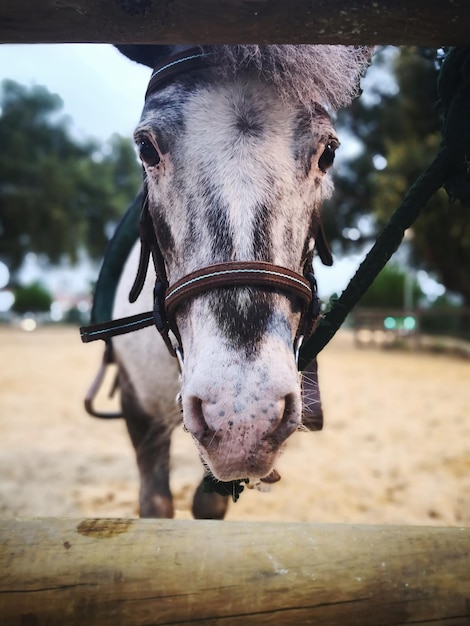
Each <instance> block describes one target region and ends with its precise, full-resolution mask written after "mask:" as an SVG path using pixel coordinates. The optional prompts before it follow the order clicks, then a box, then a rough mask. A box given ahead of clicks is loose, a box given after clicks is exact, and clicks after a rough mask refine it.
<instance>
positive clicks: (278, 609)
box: [0, 518, 470, 626]
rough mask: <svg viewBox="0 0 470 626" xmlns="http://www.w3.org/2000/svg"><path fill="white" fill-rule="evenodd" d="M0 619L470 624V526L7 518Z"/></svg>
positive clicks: (93, 624) (244, 625)
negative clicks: (439, 526) (437, 526)
mask: <svg viewBox="0 0 470 626" xmlns="http://www.w3.org/2000/svg"><path fill="white" fill-rule="evenodd" d="M0 544H1V545H0V623H1V624H2V626H45V625H48V626H85V625H86V626H140V625H147V626H149V625H158V624H194V623H197V624H199V623H200V624H205V625H207V624H208V625H210V624H213V625H216V624H217V625H223V626H236V625H239V626H249V625H255V624H256V625H257V626H259V625H263V624H276V625H283V624H289V625H295V626H299V625H302V624H323V625H328V626H334V625H336V624H337V625H341V626H354V625H356V626H368V625H373V626H377V625H378V624H394V625H398V624H408V623H415V624H418V623H419V624H420V625H424V624H428V625H429V626H431V625H432V626H437V625H441V626H444V625H446V626H450V625H451V624H452V626H464V625H466V626H468V624H469V623H470V605H469V598H470V528H466V529H465V528H435V527H397V526H381V527H379V526H348V525H316V524H290V523H276V524H268V523H256V522H255V523H253V522H251V523H245V522H211V521H199V522H196V521H170V520H123V519H85V520H73V519H53V518H51V519H25V520H21V519H11V520H9V519H3V520H1V521H0Z"/></svg>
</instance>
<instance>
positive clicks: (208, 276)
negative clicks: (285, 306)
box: [80, 48, 332, 372]
mask: <svg viewBox="0 0 470 626" xmlns="http://www.w3.org/2000/svg"><path fill="white" fill-rule="evenodd" d="M214 63H215V62H214V59H213V57H212V55H211V53H210V52H204V51H203V50H202V49H200V48H190V49H186V50H183V51H181V52H179V53H177V54H175V55H173V56H171V57H169V58H166V59H165V60H164V61H163V62H161V63H160V64H158V65H157V66H156V67H155V69H154V71H153V73H152V76H151V79H150V82H149V85H148V88H147V92H146V95H145V99H146V101H147V100H148V99H149V98H150V97H151V96H152V95H153V94H154V93H155V92H157V91H158V90H160V89H161V88H162V87H163V86H164V85H165V84H166V83H168V82H169V81H171V80H173V79H175V78H176V77H177V76H178V75H180V74H183V73H184V74H186V73H187V72H190V71H193V70H198V69H202V68H204V67H210V66H213V65H214ZM139 234H140V241H141V250H140V259H139V265H138V270H137V275H136V278H135V281H134V284H133V286H132V288H131V291H130V293H129V300H130V302H135V301H136V300H137V298H138V296H139V294H140V293H141V291H142V288H143V285H144V281H145V277H146V274H147V268H148V265H149V262H150V257H152V260H153V264H154V267H155V273H156V277H157V278H156V282H155V287H154V307H153V311H147V312H145V313H140V314H137V315H132V316H130V317H125V318H121V319H118V320H113V321H110V322H105V323H101V324H94V325H91V326H86V327H83V328H81V329H80V333H81V338H82V341H83V342H85V343H86V342H89V341H94V340H96V339H104V340H109V339H110V338H111V337H113V336H115V335H120V334H124V333H128V332H131V331H134V330H138V329H140V328H144V327H146V326H151V325H153V324H154V325H155V326H156V328H157V329H158V331H159V332H160V335H161V336H162V338H163V341H164V342H165V345H166V346H167V348H168V350H169V352H170V354H172V355H173V356H177V357H178V359H179V361H180V366H182V362H183V354H184V353H183V347H182V342H181V337H180V334H179V331H178V327H177V324H176V319H175V318H176V316H175V313H176V311H177V309H178V307H179V306H180V305H181V304H182V303H184V302H186V301H188V300H191V299H193V298H195V297H196V296H198V295H200V294H201V293H205V292H208V291H211V290H214V289H220V288H233V287H252V286H257V287H262V288H263V289H266V290H270V291H275V292H279V291H280V292H283V293H288V294H289V295H292V296H294V297H296V298H298V299H299V300H300V302H301V303H302V313H301V318H300V322H299V326H298V330H297V333H296V337H295V341H294V346H293V349H294V353H295V356H296V362H298V353H299V350H300V346H301V344H302V341H303V339H304V337H305V338H308V336H310V335H311V333H312V332H313V330H314V328H315V326H316V324H317V321H318V318H319V315H320V303H319V298H318V295H317V285H316V280H315V277H314V274H313V269H312V257H313V251H311V252H310V253H309V255H308V258H307V260H306V262H305V265H304V274H303V275H302V274H299V273H298V272H295V271H292V270H290V269H288V268H285V267H281V266H279V265H275V264H273V263H266V262H261V261H227V262H224V263H217V264H214V265H209V266H207V267H204V268H201V269H198V270H196V271H194V272H192V273H190V274H187V275H186V276H183V277H182V278H181V279H180V280H178V281H177V282H176V283H174V284H172V285H170V284H169V282H168V279H167V273H166V268H165V261H164V258H163V254H162V252H161V249H160V246H159V244H158V240H157V237H156V234H155V228H154V225H153V222H152V218H151V215H150V211H149V203H148V191H147V185H146V180H145V176H144V193H143V201H142V210H141V217H140V224H139ZM316 244H317V250H318V252H319V255H320V258H321V260H322V261H323V262H324V263H325V264H327V265H331V262H332V260H331V253H330V251H329V249H328V245H327V244H326V240H325V237H324V233H323V228H322V226H321V223H320V225H319V230H318V233H317V237H316ZM170 331H171V333H172V334H173V335H174V338H175V339H176V345H175V344H174V342H173V341H172V339H171V338H170ZM314 366H315V368H316V363H315V364H314ZM315 372H316V369H315Z"/></svg>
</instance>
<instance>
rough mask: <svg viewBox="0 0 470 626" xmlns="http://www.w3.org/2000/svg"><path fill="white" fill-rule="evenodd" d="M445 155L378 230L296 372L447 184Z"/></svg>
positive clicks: (449, 167)
mask: <svg viewBox="0 0 470 626" xmlns="http://www.w3.org/2000/svg"><path fill="white" fill-rule="evenodd" d="M452 167H453V166H452V163H451V162H450V160H449V159H448V157H447V152H446V150H445V149H442V150H441V151H440V152H439V154H438V155H437V157H436V158H435V159H434V161H433V162H432V163H431V165H430V166H429V167H428V168H427V170H426V171H425V172H424V173H423V174H421V176H420V177H419V178H418V180H417V181H416V182H415V183H414V185H413V186H412V187H410V189H409V190H408V193H407V194H406V196H405V198H404V199H403V202H402V203H401V204H400V206H399V207H398V209H397V210H396V211H395V213H394V214H393V215H392V217H391V219H390V221H389V223H388V224H387V226H385V228H384V229H383V230H382V232H381V234H380V235H379V237H378V238H377V241H376V242H375V244H374V245H373V247H372V248H371V250H370V252H369V253H368V254H367V256H366V258H365V259H364V261H363V262H362V263H361V265H360V266H359V268H358V270H357V272H356V274H355V275H354V276H353V278H352V279H351V281H350V283H349V285H348V286H347V287H346V289H345V290H344V291H343V293H342V294H341V296H340V297H339V298H338V300H336V301H335V302H334V304H333V305H332V307H331V309H330V310H329V311H328V312H327V313H325V315H323V316H322V318H321V319H320V322H319V324H318V327H317V329H316V330H315V332H314V334H313V335H312V336H311V338H310V339H309V340H308V341H307V342H305V344H304V345H303V346H302V349H301V351H300V358H299V369H300V370H304V369H305V368H306V367H307V365H308V364H309V363H310V362H311V361H313V359H314V358H315V357H316V356H317V354H318V353H319V352H320V351H321V350H323V348H324V347H325V346H326V345H327V343H328V342H329V341H330V340H331V339H332V338H333V337H334V335H335V334H336V331H337V330H338V329H339V328H340V326H341V324H342V323H343V322H344V320H345V319H346V317H347V315H348V314H349V313H350V311H351V309H352V308H353V307H354V306H355V305H356V304H357V303H358V302H359V300H360V299H361V298H362V296H363V295H364V294H365V292H366V291H367V290H368V289H369V287H370V286H371V284H372V283H373V282H374V280H375V278H376V277H377V275H378V274H379V273H380V271H381V270H382V269H383V268H384V266H385V265H386V263H387V262H388V261H389V259H390V257H391V256H392V254H393V253H394V252H395V251H396V250H397V248H398V247H399V245H400V243H401V242H402V240H403V237H404V234H405V231H406V230H407V229H408V228H409V227H410V226H411V225H412V224H413V222H414V221H415V220H416V219H417V217H418V216H419V214H420V213H421V211H422V209H423V208H424V206H425V205H426V203H427V202H428V200H429V199H430V198H431V196H433V195H434V194H435V193H436V191H438V190H439V189H440V188H441V187H442V186H443V184H444V182H445V181H446V180H447V178H448V176H449V174H450V172H451V171H452Z"/></svg>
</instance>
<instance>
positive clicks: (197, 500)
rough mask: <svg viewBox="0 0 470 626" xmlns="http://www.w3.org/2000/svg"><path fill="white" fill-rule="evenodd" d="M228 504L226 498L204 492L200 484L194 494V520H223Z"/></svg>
mask: <svg viewBox="0 0 470 626" xmlns="http://www.w3.org/2000/svg"><path fill="white" fill-rule="evenodd" d="M228 504H229V499H228V496H221V495H219V494H218V493H215V492H209V493H208V492H206V491H204V488H203V483H202V482H201V483H200V484H199V485H198V488H197V489H196V492H195V494H194V499H193V506H192V513H193V516H194V517H195V518H196V519H224V517H225V514H226V512H227V509H228Z"/></svg>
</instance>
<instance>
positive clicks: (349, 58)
mask: <svg viewBox="0 0 470 626" xmlns="http://www.w3.org/2000/svg"><path fill="white" fill-rule="evenodd" d="M211 50H212V51H213V52H215V54H216V55H217V56H218V57H219V61H220V67H221V68H223V72H224V73H225V74H228V73H236V72H238V71H241V70H246V69H254V70H256V71H257V72H259V73H260V74H261V75H262V76H263V77H264V78H265V80H267V81H270V82H272V83H273V84H274V85H275V86H276V87H277V89H278V91H279V92H280V93H281V95H282V97H283V98H285V99H288V100H291V101H297V102H298V103H299V104H301V105H302V106H303V107H304V108H305V109H306V110H307V111H313V109H314V105H315V103H319V104H321V105H323V106H325V107H326V108H327V109H328V110H329V111H335V110H337V109H339V108H341V107H345V106H348V105H349V104H350V103H351V101H352V100H353V99H354V98H356V97H357V96H358V95H360V87H359V81H360V78H361V76H362V74H363V73H364V72H365V70H366V69H367V67H368V65H369V62H370V58H371V55H372V51H373V48H369V47H366V46H333V45H272V46H258V45H237V46H214V47H213V48H211Z"/></svg>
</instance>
